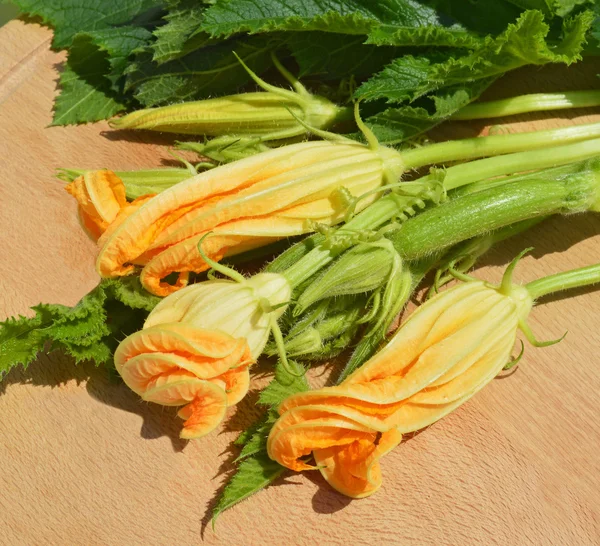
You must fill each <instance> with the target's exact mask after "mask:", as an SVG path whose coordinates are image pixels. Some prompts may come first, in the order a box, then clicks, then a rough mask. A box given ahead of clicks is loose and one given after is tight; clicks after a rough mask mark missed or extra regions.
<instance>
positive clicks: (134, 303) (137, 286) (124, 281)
mask: <svg viewBox="0 0 600 546" xmlns="http://www.w3.org/2000/svg"><path fill="white" fill-rule="evenodd" d="M101 285H102V286H104V287H105V289H107V288H110V290H111V294H112V295H113V297H114V298H115V299H116V300H118V301H120V302H121V303H123V304H124V305H126V306H127V307H130V308H132V309H143V310H145V311H148V312H150V311H152V309H154V308H155V307H156V306H157V305H158V302H159V301H160V300H161V298H159V297H158V296H155V295H154V294H151V293H150V292H148V291H147V290H146V289H145V288H144V287H143V286H142V283H141V282H140V278H139V277H138V276H137V275H135V276H134V275H132V276H129V277H121V278H119V279H104V280H103V281H102V283H101Z"/></svg>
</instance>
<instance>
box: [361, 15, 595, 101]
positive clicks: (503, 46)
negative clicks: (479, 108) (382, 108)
mask: <svg viewBox="0 0 600 546" xmlns="http://www.w3.org/2000/svg"><path fill="white" fill-rule="evenodd" d="M592 19H593V15H592V14H591V13H590V12H584V13H582V14H580V15H578V16H576V17H575V18H573V19H571V20H569V21H567V22H566V23H565V25H564V29H563V38H562V41H561V43H559V44H558V45H557V46H550V45H549V44H548V43H547V42H546V38H547V36H548V32H549V27H548V25H547V24H546V23H544V18H543V15H542V14H541V13H540V12H539V11H528V12H525V13H524V14H523V15H521V17H519V19H518V20H517V22H516V23H515V24H511V25H509V26H508V28H507V29H506V31H505V32H503V33H502V34H501V35H499V36H498V37H496V38H491V37H488V38H486V40H485V44H484V45H483V46H482V47H480V48H478V49H477V50H475V51H473V52H472V53H469V54H466V55H457V54H456V53H455V52H447V53H444V54H440V53H438V54H437V55H436V56H435V57H432V56H431V55H429V56H425V55H423V56H419V57H414V56H405V57H400V58H398V59H396V60H395V61H393V62H392V63H391V64H390V65H388V66H387V67H386V68H385V69H384V70H383V71H382V72H381V73H380V74H378V75H377V76H375V77H373V78H371V79H370V80H369V81H367V82H365V83H364V84H363V85H362V86H361V87H360V88H359V89H358V90H357V91H356V94H355V96H356V98H359V99H364V100H377V99H384V100H388V101H390V102H402V101H405V100H414V99H416V98H418V97H421V96H423V95H425V94H427V93H429V92H432V91H435V90H437V89H440V88H442V87H448V86H456V85H459V84H462V83H464V82H472V81H475V80H480V79H488V78H494V77H497V76H499V75H501V74H503V73H505V72H507V71H509V70H513V69H515V68H518V67H520V66H524V65H527V64H537V65H541V64H546V63H551V62H564V63H567V64H569V63H572V62H574V61H576V60H578V59H579V58H580V53H581V50H582V47H583V45H584V43H585V35H586V32H587V31H588V29H589V28H590V26H591V24H592Z"/></svg>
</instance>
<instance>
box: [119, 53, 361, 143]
mask: <svg viewBox="0 0 600 546" xmlns="http://www.w3.org/2000/svg"><path fill="white" fill-rule="evenodd" d="M273 61H274V63H275V65H276V66H277V68H278V69H279V71H280V72H281V73H282V74H283V76H284V77H285V78H286V79H287V80H288V81H289V82H290V83H291V84H292V86H293V87H294V91H291V90H287V89H282V88H279V87H275V86H273V85H270V84H268V83H267V82H265V81H264V80H262V79H260V78H259V77H258V76H257V75H256V74H254V73H253V72H252V71H251V70H250V69H249V68H248V67H246V65H245V64H244V63H243V62H242V61H241V60H240V62H241V63H242V65H243V66H244V68H246V70H247V71H248V74H249V75H250V76H251V77H252V79H253V80H254V81H255V82H256V83H257V84H258V85H259V86H260V87H261V88H262V89H263V90H264V91H263V92H257V93H240V94H238V95H230V96H226V97H217V98H214V99H206V100H198V101H193V102H184V103H180V104H171V105H169V106H162V107H159V108H148V109H145V110H138V111H136V112H132V113H130V114H127V115H126V116H123V117H121V118H118V119H115V120H113V121H112V122H111V124H112V126H113V127H114V128H116V129H146V130H151V131H165V132H170V133H179V134H188V135H208V136H221V135H225V136H237V137H260V138H261V139H263V140H277V139H283V138H291V137H295V136H299V135H302V134H305V133H306V131H307V129H306V126H309V127H311V128H316V129H327V128H329V127H330V126H331V125H333V124H334V123H335V122H336V121H341V120H345V119H349V118H351V109H349V108H345V107H341V106H337V105H336V104H334V103H332V102H331V101H329V100H327V99H326V98H324V97H320V96H318V95H313V94H311V93H309V92H308V91H307V90H306V88H305V87H304V86H303V85H302V84H301V83H300V82H299V81H298V80H297V79H296V78H295V77H294V76H292V75H291V74H290V73H289V72H288V71H287V70H286V69H285V68H284V67H283V66H282V65H281V64H280V63H279V61H278V60H277V59H275V58H274V59H273Z"/></svg>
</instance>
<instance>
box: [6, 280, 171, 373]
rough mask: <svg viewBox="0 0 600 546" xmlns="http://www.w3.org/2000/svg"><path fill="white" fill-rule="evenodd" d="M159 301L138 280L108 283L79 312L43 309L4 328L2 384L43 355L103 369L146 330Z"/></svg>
mask: <svg viewBox="0 0 600 546" xmlns="http://www.w3.org/2000/svg"><path fill="white" fill-rule="evenodd" d="M158 299H159V298H156V296H152V295H151V294H148V293H147V292H145V290H143V289H142V288H141V285H140V284H139V279H135V278H126V279H107V280H104V281H102V282H101V283H100V284H99V285H98V286H97V287H96V288H94V289H93V290H92V291H91V292H89V293H88V294H86V295H85V296H84V297H83V298H82V299H81V300H80V301H79V302H78V303H77V304H76V305H75V306H73V307H67V306H65V305H56V304H40V305H36V306H35V307H33V308H32V309H33V310H34V311H35V316H34V317H31V318H25V317H17V318H9V319H8V320H6V321H5V322H3V323H0V378H1V377H2V375H3V374H4V373H6V372H8V371H9V370H10V369H11V368H13V367H14V366H17V365H19V364H21V365H23V366H27V365H28V364H30V363H31V362H32V361H33V360H34V359H35V358H36V356H37V355H38V353H40V352H50V351H53V350H57V349H60V350H63V351H64V352H65V353H66V354H68V355H70V356H72V357H74V358H75V360H76V361H77V362H80V361H82V360H90V359H91V360H95V362H96V364H104V363H107V362H109V361H110V360H111V358H112V354H113V352H114V350H115V348H116V347H117V345H118V343H119V341H120V340H121V339H123V338H124V337H125V336H126V335H128V334H129V333H131V332H133V331H135V330H138V329H140V328H141V327H142V325H143V322H144V320H145V318H146V316H147V314H148V313H147V312H148V311H149V310H151V309H152V308H153V307H154V305H156V303H157V301H158Z"/></svg>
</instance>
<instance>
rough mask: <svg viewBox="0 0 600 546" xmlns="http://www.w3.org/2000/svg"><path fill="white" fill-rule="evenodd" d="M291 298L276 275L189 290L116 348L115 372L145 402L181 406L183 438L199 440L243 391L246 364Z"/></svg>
mask: <svg viewBox="0 0 600 546" xmlns="http://www.w3.org/2000/svg"><path fill="white" fill-rule="evenodd" d="M290 295H291V289H290V287H289V285H288V283H287V281H286V280H285V278H283V277H282V276H281V275H277V274H275V273H262V274H258V275H255V276H254V277H251V278H250V279H246V280H244V281H243V282H234V281H229V280H213V281H207V282H202V283H198V284H194V285H192V286H188V287H187V288H184V289H183V290H181V291H179V292H177V293H175V294H172V295H171V296H169V297H167V298H165V299H164V300H162V301H161V302H160V303H159V304H158V305H157V306H156V307H155V308H154V310H153V311H152V312H151V313H150V315H149V316H148V319H147V320H146V323H145V324H144V328H143V329H142V330H140V331H139V332H136V333H135V334H132V335H130V336H129V337H127V338H126V339H125V340H123V341H122V342H121V344H120V345H119V347H118V349H117V351H116V352H115V366H116V369H117V371H118V372H119V374H120V375H121V377H122V378H123V380H124V381H125V383H126V384H127V385H128V386H129V387H130V388H131V389H132V390H133V391H134V392H136V393H137V394H139V395H140V396H141V397H142V398H143V399H144V400H146V401H148V402H155V403H157V404H162V405H166V406H183V407H182V408H181V409H180V411H179V413H178V415H179V416H180V417H181V418H183V419H185V422H184V424H183V430H182V432H181V437H182V438H199V437H200V436H204V435H205V434H207V433H209V432H210V431H212V430H213V429H214V428H215V427H216V426H217V425H218V424H219V423H220V422H221V421H222V419H223V417H224V415H225V411H226V409H227V407H228V406H232V405H234V404H236V403H237V402H239V401H240V400H241V399H242V398H243V397H244V396H245V394H246V393H247V392H248V386H249V383H250V377H249V371H248V369H249V366H250V365H251V364H252V363H253V362H254V361H255V360H256V359H257V358H258V356H259V355H260V353H261V352H262V350H263V348H264V346H265V344H266V342H267V339H268V337H269V334H270V332H271V326H272V321H273V320H274V319H277V318H278V317H279V316H280V315H281V314H282V313H283V312H284V311H285V307H286V306H285V304H286V303H287V302H288V301H289V298H290Z"/></svg>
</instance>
